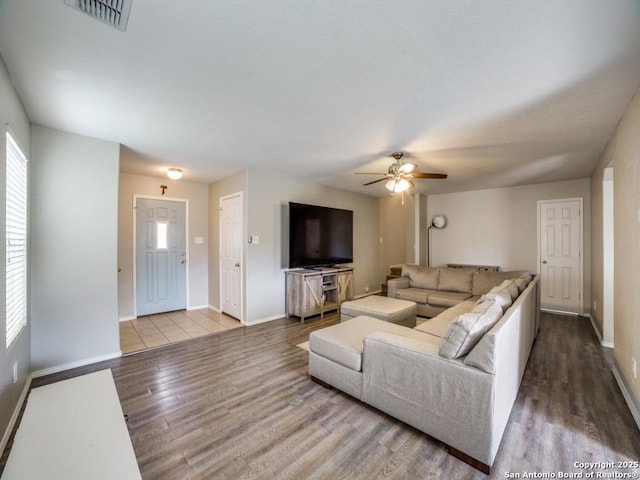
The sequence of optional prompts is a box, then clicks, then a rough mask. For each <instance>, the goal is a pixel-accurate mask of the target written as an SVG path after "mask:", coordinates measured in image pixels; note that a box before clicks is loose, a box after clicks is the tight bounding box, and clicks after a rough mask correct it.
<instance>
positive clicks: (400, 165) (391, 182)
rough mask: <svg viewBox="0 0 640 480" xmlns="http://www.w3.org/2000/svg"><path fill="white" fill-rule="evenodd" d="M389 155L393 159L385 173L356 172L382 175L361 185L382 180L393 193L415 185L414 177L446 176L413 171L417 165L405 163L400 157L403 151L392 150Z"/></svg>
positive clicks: (444, 175)
mask: <svg viewBox="0 0 640 480" xmlns="http://www.w3.org/2000/svg"><path fill="white" fill-rule="evenodd" d="M391 157H393V158H394V159H395V162H393V163H392V164H391V165H390V166H389V170H388V172H387V173H368V172H367V173H363V172H358V174H359V175H383V177H382V178H379V179H378V180H374V181H372V182H368V183H365V184H364V185H363V186H365V187H366V186H367V185H373V184H374V183H378V182H384V181H386V182H387V183H386V184H385V185H384V186H385V188H386V189H387V190H389V191H391V192H393V193H399V192H404V191H405V190H407V189H409V188H413V187H415V186H416V185H415V183H413V179H414V178H447V174H446V173H420V172H415V171H414V170H415V169H416V168H417V165H415V164H414V163H405V162H403V161H402V157H404V153H403V152H394V153H392V154H391Z"/></svg>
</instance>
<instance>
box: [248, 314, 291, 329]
mask: <svg viewBox="0 0 640 480" xmlns="http://www.w3.org/2000/svg"><path fill="white" fill-rule="evenodd" d="M284 317H285V314H284V313H279V314H278V315H272V316H270V317H264V318H259V319H257V320H254V321H253V322H251V323H249V322H247V323H246V325H247V326H249V325H258V324H260V323H267V322H271V321H273V320H279V319H281V318H284Z"/></svg>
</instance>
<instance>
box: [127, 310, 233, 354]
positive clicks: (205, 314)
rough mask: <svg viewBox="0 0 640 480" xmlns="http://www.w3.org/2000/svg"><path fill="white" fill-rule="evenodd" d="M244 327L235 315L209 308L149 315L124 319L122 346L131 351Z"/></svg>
mask: <svg viewBox="0 0 640 480" xmlns="http://www.w3.org/2000/svg"><path fill="white" fill-rule="evenodd" d="M241 326H242V324H241V323H240V322H239V321H238V320H236V319H235V318H232V317H230V316H228V315H225V314H223V313H219V312H215V311H213V310H210V309H206V308H203V309H200V310H180V311H177V312H168V313H159V314H156V315H148V316H145V317H138V318H136V319H135V320H128V321H126V322H120V349H121V350H122V353H123V354H127V353H131V352H136V351H139V350H145V349H147V348H153V347H158V346H160V345H166V344H169V343H173V342H180V341H182V340H188V339H190V338H195V337H201V336H203V335H209V334H211V333H216V332H222V331H224V330H229V329H231V328H239V327H241Z"/></svg>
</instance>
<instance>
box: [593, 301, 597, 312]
mask: <svg viewBox="0 0 640 480" xmlns="http://www.w3.org/2000/svg"><path fill="white" fill-rule="evenodd" d="M593 311H594V312H597V311H598V302H596V301H595V300H594V301H593Z"/></svg>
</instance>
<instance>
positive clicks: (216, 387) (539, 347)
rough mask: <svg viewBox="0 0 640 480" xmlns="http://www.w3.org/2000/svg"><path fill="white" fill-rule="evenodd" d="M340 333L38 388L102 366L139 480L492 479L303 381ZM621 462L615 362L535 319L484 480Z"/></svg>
mask: <svg viewBox="0 0 640 480" xmlns="http://www.w3.org/2000/svg"><path fill="white" fill-rule="evenodd" d="M337 321H338V318H337V317H336V316H328V317H325V318H324V319H322V320H321V319H317V318H316V319H309V320H308V321H306V322H305V323H304V324H303V325H301V324H300V323H299V322H296V321H295V320H284V319H283V320H276V321H273V322H269V323H266V324H262V325H257V326H252V327H245V328H239V329H235V330H231V331H228V332H223V333H220V334H218V335H212V336H208V337H202V338H198V339H194V340H191V341H187V342H182V343H179V344H175V345H169V346H167V347H163V348H159V349H155V350H149V351H146V352H142V353H139V354H136V355H133V356H127V357H124V358H121V359H116V360H111V361H108V362H102V363H101V364H96V365H93V366H89V367H82V368H79V369H75V370H73V371H67V372H62V373H60V374H55V375H51V376H49V377H45V378H40V379H36V380H34V382H33V386H34V387H36V386H39V385H43V384H47V383H51V382H54V381H59V380H62V379H65V378H70V377H72V376H76V375H80V374H84V373H88V372H90V371H95V370H98V369H101V368H106V367H110V368H111V369H112V371H113V375H114V378H115V382H116V386H117V389H118V393H119V396H120V400H121V403H122V406H123V410H124V412H125V413H126V414H127V415H128V417H129V424H128V426H129V431H130V434H131V439H132V442H133V447H134V450H135V452H136V456H137V459H138V463H139V465H140V470H141V472H142V476H143V478H144V479H162V480H170V479H176V480H178V479H232V480H237V479H245V478H247V479H248V478H257V479H295V480H298V479H337V478H345V479H347V478H349V479H373V478H388V479H403V480H404V479H440V478H442V479H467V478H468V479H476V478H477V479H482V478H487V477H486V476H485V475H483V474H482V473H480V472H478V471H476V470H474V469H472V468H471V467H469V466H468V465H466V464H464V463H462V462H461V461H459V460H457V459H455V458H453V457H451V456H449V455H448V454H447V453H446V449H445V446H444V445H443V444H442V443H440V442H438V441H437V440H434V439H432V438H430V437H429V436H427V435H424V434H422V433H421V432H419V431H417V430H415V429H413V428H411V427H408V426H406V425H404V424H402V423H400V422H398V421H396V420H395V419H393V418H391V417H389V416H387V415H385V414H383V413H381V412H379V411H377V410H375V409H373V408H370V407H368V406H367V405H365V404H362V403H360V402H359V401H357V400H355V399H353V398H351V397H349V396H347V395H345V394H343V393H341V392H338V391H336V390H331V389H325V388H322V387H320V386H319V385H317V384H315V383H313V382H312V381H311V380H310V379H309V377H308V376H307V353H306V352H305V351H303V350H301V349H299V348H297V347H295V345H296V344H298V343H300V342H303V341H304V340H306V339H307V338H308V335H309V333H310V332H311V331H312V330H315V329H317V328H320V327H323V326H327V325H330V324H333V323H336V322H337ZM43 428H46V427H44V426H43ZM7 450H8V449H7ZM7 453H8V452H7V451H5V452H4V455H3V457H2V460H1V461H0V469H1V468H2V467H3V466H4V461H5V459H6V455H7ZM624 460H627V461H638V460H640V432H639V431H638V428H637V426H636V424H635V423H634V421H633V418H632V416H631V413H630V412H629V409H628V407H627V405H626V403H625V402H624V399H623V397H622V394H621V392H620V390H619V389H618V386H617V384H616V382H615V380H614V378H613V375H612V373H611V354H610V351H608V350H606V349H603V348H601V347H600V346H599V344H598V342H597V339H596V337H595V335H594V333H593V330H592V328H591V325H590V323H589V320H588V319H585V318H575V317H564V316H558V315H551V314H543V315H542V319H541V327H540V335H539V336H538V339H537V340H536V343H535V345H534V348H533V351H532V354H531V358H530V360H529V364H528V367H527V370H526V372H525V375H524V379H523V382H522V386H521V388H520V392H519V395H518V398H517V400H516V403H515V405H514V408H513V411H512V413H511V417H510V420H509V423H508V425H507V428H506V431H505V434H504V437H503V440H502V443H501V446H500V450H499V452H498V456H497V458H496V461H495V463H494V465H493V468H492V473H491V478H496V479H497V478H506V477H505V474H506V473H507V472H512V473H523V472H533V471H535V472H554V473H556V474H557V473H558V472H582V473H585V472H586V471H585V470H584V469H580V468H575V467H574V462H617V461H624ZM602 472H613V470H603V471H602Z"/></svg>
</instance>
